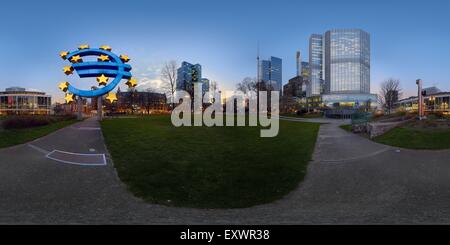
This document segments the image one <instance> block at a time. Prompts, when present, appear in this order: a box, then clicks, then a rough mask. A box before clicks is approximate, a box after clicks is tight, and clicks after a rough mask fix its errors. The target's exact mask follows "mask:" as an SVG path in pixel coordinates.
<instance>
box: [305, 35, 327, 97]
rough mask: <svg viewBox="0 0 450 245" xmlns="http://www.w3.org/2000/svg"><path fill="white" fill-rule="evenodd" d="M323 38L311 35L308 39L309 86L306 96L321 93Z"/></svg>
mask: <svg viewBox="0 0 450 245" xmlns="http://www.w3.org/2000/svg"><path fill="white" fill-rule="evenodd" d="M323 49H324V47H323V36H322V35H319V34H313V35H311V37H310V38H309V68H310V72H309V73H310V74H309V78H310V79H309V81H310V83H309V86H308V88H307V92H306V94H307V96H308V97H312V96H318V95H320V94H321V93H322V86H323V79H324V71H323V65H324V63H323Z"/></svg>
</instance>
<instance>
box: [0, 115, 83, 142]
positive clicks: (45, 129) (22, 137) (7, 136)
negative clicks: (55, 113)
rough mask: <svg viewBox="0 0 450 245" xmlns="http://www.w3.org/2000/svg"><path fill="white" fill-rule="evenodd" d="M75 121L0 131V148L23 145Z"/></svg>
mask: <svg viewBox="0 0 450 245" xmlns="http://www.w3.org/2000/svg"><path fill="white" fill-rule="evenodd" d="M75 122H76V120H66V121H59V122H55V123H52V124H49V125H45V126H40V127H33V128H26V129H14V130H4V129H0V148H4V147H9V146H13V145H18V144H23V143H26V142H28V141H32V140H34V139H37V138H40V137H42V136H45V135H47V134H49V133H51V132H53V131H56V130H58V129H60V128H63V127H65V126H68V125H70V124H72V123H75Z"/></svg>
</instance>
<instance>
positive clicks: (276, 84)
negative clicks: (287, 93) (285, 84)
mask: <svg viewBox="0 0 450 245" xmlns="http://www.w3.org/2000/svg"><path fill="white" fill-rule="evenodd" d="M259 70H260V74H259V77H260V79H261V81H262V82H264V83H265V85H266V87H268V85H270V86H271V88H272V90H274V91H280V92H281V89H282V81H283V80H282V79H283V76H282V72H283V61H282V60H281V59H280V58H277V57H273V56H272V57H270V59H269V60H262V61H261V62H260V69H259Z"/></svg>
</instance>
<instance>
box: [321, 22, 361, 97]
mask: <svg viewBox="0 0 450 245" xmlns="http://www.w3.org/2000/svg"><path fill="white" fill-rule="evenodd" d="M324 44H325V53H324V57H325V59H324V63H325V91H324V92H325V93H360V94H369V93H370V35H369V33H367V32H365V31H363V30H359V29H339V30H331V31H327V32H326V33H325V39H324Z"/></svg>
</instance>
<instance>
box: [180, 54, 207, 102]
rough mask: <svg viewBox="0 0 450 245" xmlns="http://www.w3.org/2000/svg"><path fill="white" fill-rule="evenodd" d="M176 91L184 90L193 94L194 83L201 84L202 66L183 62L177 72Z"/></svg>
mask: <svg viewBox="0 0 450 245" xmlns="http://www.w3.org/2000/svg"><path fill="white" fill-rule="evenodd" d="M177 74H178V76H177V84H176V89H177V90H184V91H186V92H189V93H190V94H191V95H192V94H193V88H194V83H195V82H202V80H201V79H202V66H201V65H200V64H195V65H193V64H191V63H189V62H186V61H183V63H181V67H180V68H178V70H177Z"/></svg>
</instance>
